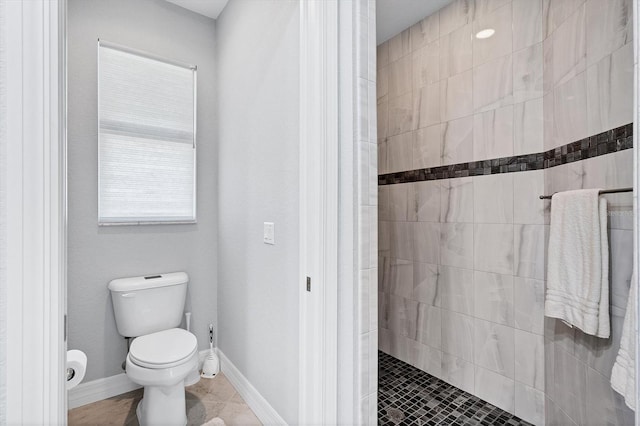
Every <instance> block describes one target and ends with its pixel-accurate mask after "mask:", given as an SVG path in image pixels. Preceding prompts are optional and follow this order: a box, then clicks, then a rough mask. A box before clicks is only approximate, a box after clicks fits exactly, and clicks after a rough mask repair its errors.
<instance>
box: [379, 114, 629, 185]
mask: <svg viewBox="0 0 640 426" xmlns="http://www.w3.org/2000/svg"><path fill="white" fill-rule="evenodd" d="M631 148H633V123H629V124H626V125H624V126H620V127H616V128H615V129H611V130H607V131H606V132H602V133H598V134H597V135H593V136H590V137H588V138H584V139H581V140H579V141H576V142H571V143H569V144H566V145H563V146H561V147H558V148H555V149H551V150H549V151H546V152H540V153H537V154H527V155H516V156H513V157H502V158H494V159H492V160H483V161H471V162H469V163H459V164H451V165H448V166H439V167H430V168H425V169H416V170H408V171H405V172H396V173H387V174H384V175H379V176H378V185H393V184H396V183H409V182H422V181H425V180H439V179H451V178H461V177H469V176H484V175H495V174H499V173H514V172H526V171H530V170H542V169H548V168H550V167H555V166H560V165H562V164H568V163H573V162H575V161H580V160H586V159H588V158H594V157H599V156H600V155H606V154H612V153H614V152H618V151H623V150H625V149H631Z"/></svg>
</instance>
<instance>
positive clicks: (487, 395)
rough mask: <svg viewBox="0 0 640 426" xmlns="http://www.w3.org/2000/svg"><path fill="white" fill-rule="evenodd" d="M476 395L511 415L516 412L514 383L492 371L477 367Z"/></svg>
mask: <svg viewBox="0 0 640 426" xmlns="http://www.w3.org/2000/svg"><path fill="white" fill-rule="evenodd" d="M474 394H475V395H477V396H478V397H479V398H482V399H483V400H485V401H487V402H489V403H490V404H493V405H495V406H496V407H498V408H502V409H503V410H505V411H507V412H509V413H513V412H514V411H515V383H514V381H513V380H511V379H509V378H507V377H504V376H502V375H500V374H497V373H494V372H493V371H491V370H487V369H485V368H482V367H478V366H476V367H475V392H474Z"/></svg>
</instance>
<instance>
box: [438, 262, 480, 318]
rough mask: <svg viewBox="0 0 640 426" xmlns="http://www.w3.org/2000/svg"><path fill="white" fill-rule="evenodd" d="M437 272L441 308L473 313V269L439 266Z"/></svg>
mask: <svg viewBox="0 0 640 426" xmlns="http://www.w3.org/2000/svg"><path fill="white" fill-rule="evenodd" d="M438 272H439V279H438V283H439V284H440V285H439V289H440V292H441V295H442V296H441V297H442V299H441V300H442V302H441V305H442V308H443V309H448V310H450V311H454V312H459V313H462V314H467V315H473V310H474V309H473V308H474V283H473V271H471V270H469V269H460V268H452V267H449V266H440V267H439V268H438Z"/></svg>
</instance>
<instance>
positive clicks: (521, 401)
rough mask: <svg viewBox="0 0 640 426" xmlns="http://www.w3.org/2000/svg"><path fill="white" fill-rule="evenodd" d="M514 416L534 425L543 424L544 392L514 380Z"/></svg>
mask: <svg viewBox="0 0 640 426" xmlns="http://www.w3.org/2000/svg"><path fill="white" fill-rule="evenodd" d="M515 396H516V407H515V408H516V411H515V414H516V416H518V417H520V418H521V419H522V420H525V421H527V422H529V423H532V424H534V425H544V415H545V410H544V392H543V391H540V390H537V389H534V388H532V387H530V386H526V385H523V384H522V383H518V382H516V387H515Z"/></svg>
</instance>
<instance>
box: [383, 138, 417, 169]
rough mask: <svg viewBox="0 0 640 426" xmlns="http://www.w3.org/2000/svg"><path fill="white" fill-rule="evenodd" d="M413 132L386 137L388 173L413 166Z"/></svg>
mask: <svg viewBox="0 0 640 426" xmlns="http://www.w3.org/2000/svg"><path fill="white" fill-rule="evenodd" d="M412 155H413V133H411V132H406V133H402V134H400V135H397V136H392V137H390V138H389V139H387V169H388V172H389V173H393V172H402V171H405V170H411V168H412V167H413V159H412Z"/></svg>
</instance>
